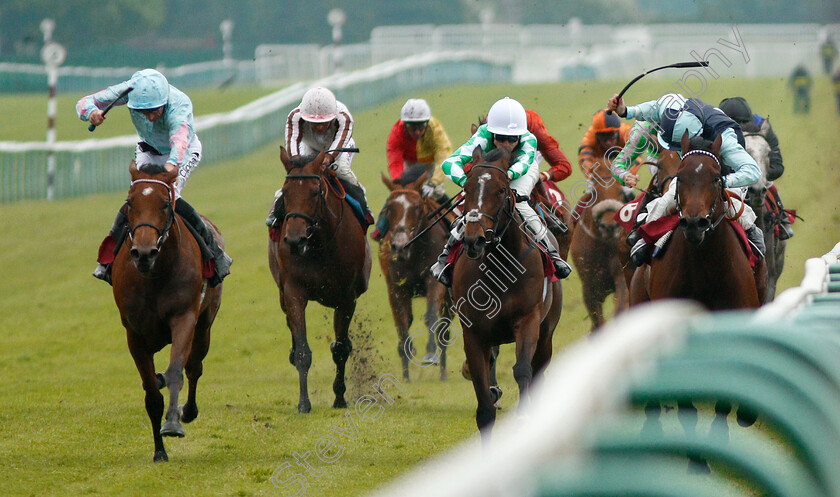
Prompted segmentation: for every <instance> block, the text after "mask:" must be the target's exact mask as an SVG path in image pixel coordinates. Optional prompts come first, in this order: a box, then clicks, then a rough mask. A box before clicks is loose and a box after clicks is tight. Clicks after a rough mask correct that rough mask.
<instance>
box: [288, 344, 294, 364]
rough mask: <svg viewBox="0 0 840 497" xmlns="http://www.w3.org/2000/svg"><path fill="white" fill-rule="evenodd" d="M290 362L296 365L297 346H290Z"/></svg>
mask: <svg viewBox="0 0 840 497" xmlns="http://www.w3.org/2000/svg"><path fill="white" fill-rule="evenodd" d="M289 362H290V363H291V364H292V366H294V365H295V348H294V347H290V348H289Z"/></svg>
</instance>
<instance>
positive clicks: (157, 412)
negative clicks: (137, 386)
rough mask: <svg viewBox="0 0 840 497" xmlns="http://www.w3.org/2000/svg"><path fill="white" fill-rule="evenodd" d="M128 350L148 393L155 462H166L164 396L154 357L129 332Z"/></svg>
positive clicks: (147, 401) (147, 407)
mask: <svg viewBox="0 0 840 497" xmlns="http://www.w3.org/2000/svg"><path fill="white" fill-rule="evenodd" d="M126 335H127V339H128V350H129V352H131V357H132V358H133V359H134V365H135V366H137V371H138V372H140V379H141V380H142V381H143V390H144V391H145V392H146V413H147V414H148V415H149V420H151V422H152V437H153V438H154V440H155V455H154V461H155V462H160V461H163V462H166V461H168V460H169V456H167V455H166V449H165V448H164V447H163V437H162V436H161V434H160V420H161V418H162V417H163V395H161V393H160V390H159V389H158V380H157V375H156V374H155V362H154V355H153V354H152V353H151V352H148V351H147V350H146V346H145V343H144V342H143V340H141V339H140V337H138V336H136V335H134V334H133V333H131V332H127V333H126Z"/></svg>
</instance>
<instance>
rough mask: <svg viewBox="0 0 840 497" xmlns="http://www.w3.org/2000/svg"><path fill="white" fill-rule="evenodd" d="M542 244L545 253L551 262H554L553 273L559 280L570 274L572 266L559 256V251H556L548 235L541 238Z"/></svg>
mask: <svg viewBox="0 0 840 497" xmlns="http://www.w3.org/2000/svg"><path fill="white" fill-rule="evenodd" d="M542 244H543V245H544V246H545V253H546V254H548V256H549V257H550V258H551V262H553V263H554V275H555V276H557V277H558V278H560V279H561V280H562V279H564V278H568V277H569V275H570V274H572V266H570V265H569V263H568V262H566V261H564V260H563V258H562V257H560V252H558V251H557V248H556V247H555V246H554V244H553V243H551V241H550V240H549V239H548V237H546V238H543V239H542Z"/></svg>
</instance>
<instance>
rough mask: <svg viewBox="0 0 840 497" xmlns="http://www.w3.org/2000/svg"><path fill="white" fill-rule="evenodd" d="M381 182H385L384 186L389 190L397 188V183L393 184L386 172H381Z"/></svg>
mask: <svg viewBox="0 0 840 497" xmlns="http://www.w3.org/2000/svg"><path fill="white" fill-rule="evenodd" d="M382 182H383V183H385V186H386V187H388V190H389V191H394V190H396V188H397V185H395V184H394V181H393V180H391V178H389V177H388V175H387V174H385V173H382Z"/></svg>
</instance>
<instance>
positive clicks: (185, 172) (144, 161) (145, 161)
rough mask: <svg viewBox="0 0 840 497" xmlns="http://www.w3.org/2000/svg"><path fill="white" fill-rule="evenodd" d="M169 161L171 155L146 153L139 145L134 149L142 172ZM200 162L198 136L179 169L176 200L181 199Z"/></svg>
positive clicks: (137, 163) (188, 149) (188, 148)
mask: <svg viewBox="0 0 840 497" xmlns="http://www.w3.org/2000/svg"><path fill="white" fill-rule="evenodd" d="M168 159H169V154H165V155H159V154H156V153H153V152H144V151H143V150H141V149H140V145H139V144H138V145H137V147H136V148H135V149H134V163H135V164H136V165H137V169H140V170H142V169H143V168H144V167H146V166H151V165H155V166H161V167H163V166H165V165H166V161H167V160H168ZM199 162H201V141H199V139H198V136H197V135H196V136H193V139H192V141H191V142H190V145H189V147H187V158H186V160H185V161H184V162H183V163H182V164H180V166H179V167H178V179H177V180H175V185H174V187H175V198H181V190H183V189H184V185H186V184H187V179H188V178H189V177H190V174H192V172H193V170H194V169H195V168H196V167H198V163H199Z"/></svg>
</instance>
